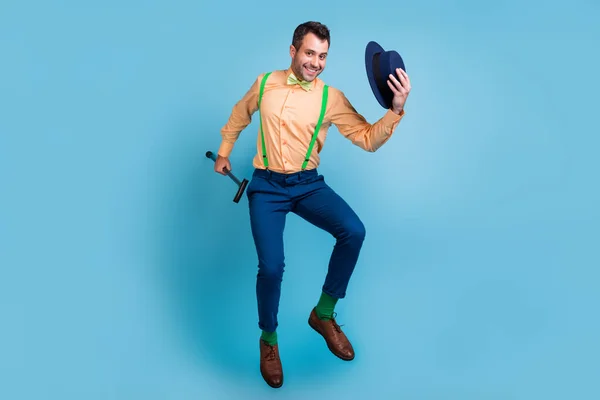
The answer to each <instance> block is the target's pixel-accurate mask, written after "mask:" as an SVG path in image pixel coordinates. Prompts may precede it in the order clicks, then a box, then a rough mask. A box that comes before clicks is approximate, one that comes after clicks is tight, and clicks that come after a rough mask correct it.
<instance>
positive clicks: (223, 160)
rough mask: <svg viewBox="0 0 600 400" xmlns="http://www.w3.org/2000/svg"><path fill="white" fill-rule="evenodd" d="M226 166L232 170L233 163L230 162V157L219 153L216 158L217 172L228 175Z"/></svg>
mask: <svg viewBox="0 0 600 400" xmlns="http://www.w3.org/2000/svg"><path fill="white" fill-rule="evenodd" d="M224 168H227V170H228V171H231V163H230V162H229V158H227V157H223V156H220V155H217V159H216V160H215V172H217V173H219V174H221V175H226V173H225V171H224V170H223V169H224Z"/></svg>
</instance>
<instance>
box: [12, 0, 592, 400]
mask: <svg viewBox="0 0 600 400" xmlns="http://www.w3.org/2000/svg"><path fill="white" fill-rule="evenodd" d="M368 3H369V4H364V3H361V5H357V6H356V7H355V8H350V7H349V6H348V5H343V3H342V2H328V3H327V5H321V4H318V3H313V4H297V5H294V4H292V3H282V2H261V3H260V4H258V5H249V4H247V5H242V4H241V3H240V4H234V3H231V2H227V3H222V4H221V5H218V4H216V3H215V2H211V3H206V2H193V1H173V2H167V1H152V2H147V1H144V2H142V1H128V2H117V1H102V2H76V1H63V2H42V1H20V2H17V1H6V0H5V1H3V2H2V4H1V5H0V50H1V62H0V110H1V114H0V163H1V164H0V182H1V188H2V189H1V197H0V205H1V208H0V210H1V211H0V246H1V247H0V268H1V269H0V273H1V275H0V321H1V325H0V327H1V329H0V398H2V399H11V400H13V399H15V400H16V399H63V400H66V399H87V400H92V399H265V398H266V399H268V398H275V397H277V398H285V399H306V398H312V397H318V398H333V397H335V398H346V399H365V398H373V399H400V398H407V399H444V400H450V399H461V400H469V399H477V400H482V399H486V400H487V399H494V400H495V399H499V400H500V399H502V400H504V399H527V400H531V399H567V398H569V399H584V398H585V399H591V398H598V397H599V396H600V390H599V389H598V387H597V385H595V384H593V383H592V380H595V379H597V378H598V375H599V373H600V368H599V366H598V357H599V356H600V346H599V344H598V338H599V337H600V324H599V322H598V306H599V305H600V304H599V287H598V282H599V278H600V273H599V266H600V256H599V250H598V245H599V238H600V229H599V227H598V226H599V222H600V218H599V217H600V215H599V214H600V212H599V210H598V204H600V191H599V189H598V181H599V180H598V172H599V171H600V168H599V167H600V163H599V162H598V161H597V159H596V157H597V150H598V146H599V145H600V140H599V139H598V133H599V132H600V130H599V129H598V124H597V115H598V101H597V95H598V91H599V89H600V88H599V85H598V72H597V67H598V61H599V58H598V55H597V44H598V39H599V36H600V35H599V33H600V32H599V31H600V28H598V27H599V25H598V23H597V21H598V17H599V6H598V5H594V4H592V2H591V1H575V2H572V3H571V4H570V5H567V4H566V3H564V2H551V3H548V2H534V1H530V2H527V3H521V4H520V5H518V2H517V1H504V2H493V3H488V2H485V3H483V2H475V1H461V2H450V3H448V2H443V1H421V2H418V3H417V2H410V3H409V2H396V3H387V4H386V3H372V2H368ZM209 6H210V7H212V8H211V9H209ZM337 6H339V7H340V9H339V10H338V11H335V7H337ZM342 10H343V12H345V13H347V15H343V14H342ZM310 19H315V20H319V21H322V22H324V23H326V24H327V25H328V26H329V27H330V28H331V31H332V47H331V49H330V58H329V61H328V65H327V68H326V70H325V72H324V73H323V74H322V75H321V77H322V78H323V79H324V80H326V82H327V83H329V84H330V85H333V86H336V87H338V88H340V89H341V90H343V91H344V92H345V94H346V95H347V96H348V98H349V99H350V100H351V102H352V103H353V104H354V106H355V107H356V108H357V109H358V110H359V111H360V112H361V113H362V114H363V115H364V116H365V117H366V118H367V119H368V120H369V121H371V122H374V121H376V120H377V119H378V118H379V117H380V116H381V115H383V112H384V110H383V109H382V108H381V107H380V106H379V105H378V104H377V103H376V101H375V99H374V97H373V96H372V94H371V92H370V88H369V86H368V82H367V79H366V75H365V71H364V59H363V54H364V53H363V52H364V46H365V45H366V43H367V42H368V41H369V40H377V41H378V42H380V43H381V44H382V45H383V46H384V47H385V48H392V49H395V50H397V51H399V52H400V53H401V54H402V56H403V57H404V59H405V62H406V66H407V72H408V74H409V76H410V78H411V80H412V86H413V90H412V93H411V95H410V97H409V100H408V102H407V104H406V117H405V119H404V120H403V121H402V123H401V125H400V126H399V128H398V130H397V131H396V134H395V135H394V137H393V139H392V140H391V141H390V142H388V143H387V144H386V145H385V146H384V147H383V148H382V149H381V150H380V151H378V152H377V153H374V154H369V153H366V152H364V151H362V150H360V149H359V148H357V147H354V146H352V144H351V143H350V142H348V141H347V140H346V139H344V138H343V137H342V136H341V135H339V134H338V132H337V130H336V129H335V128H332V131H331V133H330V135H329V138H328V141H327V144H326V146H325V149H324V151H323V153H322V157H323V163H322V166H321V172H322V173H324V174H325V176H326V178H327V181H328V183H329V184H330V185H331V186H332V187H334V188H335V189H336V190H337V191H338V192H339V193H340V194H342V195H343V196H344V197H345V198H346V199H347V200H348V202H349V203H350V204H351V205H352V206H353V207H354V208H355V210H356V211H357V212H358V213H359V215H360V216H361V217H362V219H363V221H364V222H365V224H366V226H367V241H366V242H365V246H364V250H363V253H362V256H361V259H360V262H359V265H358V267H357V270H356V273H355V275H354V278H353V280H352V282H351V285H350V288H349V297H348V298H347V299H345V300H344V301H341V302H340V303H339V305H338V307H337V311H338V313H339V315H338V317H339V322H340V323H342V324H345V325H344V328H345V330H346V332H347V334H348V335H349V337H350V338H351V339H352V340H353V343H354V345H355V348H356V350H357V358H356V359H355V361H353V362H351V363H346V362H343V361H341V360H338V359H337V358H335V357H334V356H333V355H331V354H330V353H329V352H328V350H327V349H326V347H325V345H324V342H323V341H322V339H321V338H320V337H318V336H317V335H316V334H315V333H314V332H313V331H312V330H311V329H310V328H309V327H308V324H307V323H306V320H307V317H308V313H309V311H310V309H311V307H312V306H313V305H314V304H315V302H316V301H317V299H318V296H319V293H320V287H321V284H322V281H323V278H324V274H325V268H326V264H327V260H328V257H329V254H330V251H331V248H332V245H333V240H332V238H330V237H329V236H328V235H327V234H325V233H323V232H321V231H319V230H317V229H316V228H313V227H312V226H309V225H308V224H306V223H305V222H304V221H302V220H300V219H299V218H297V217H295V216H293V215H291V216H290V217H289V219H288V225H287V230H286V236H285V241H286V251H287V253H286V255H287V264H288V267H287V270H286V275H285V277H284V283H283V297H282V303H281V315H280V324H281V326H280V330H279V339H280V347H281V355H282V357H283V364H284V368H285V374H286V381H285V384H284V387H283V388H281V389H280V390H278V391H275V390H273V389H271V388H269V387H268V386H267V385H266V384H265V383H264V382H263V381H262V378H261V377H260V373H259V370H258V335H259V331H258V328H257V326H256V305H255V304H256V303H255V297H254V284H255V275H256V258H255V257H256V256H255V253H254V247H253V243H252V239H251V235H250V230H249V222H248V212H247V200H246V198H245V197H244V198H243V199H242V201H241V202H240V203H239V204H235V203H233V202H232V199H233V196H234V194H235V185H234V184H233V182H232V181H230V180H229V178H226V177H223V176H220V175H217V174H216V173H214V172H213V162H212V161H211V160H209V159H207V158H206V157H205V156H204V153H205V152H206V150H213V151H215V150H216V149H217V148H218V145H219V143H220V135H219V129H220V128H221V127H222V126H223V124H224V123H225V121H226V119H227V117H228V116H229V112H230V111H231V107H232V106H233V104H234V103H235V102H236V101H237V100H238V99H239V98H240V97H241V96H242V95H243V94H244V93H245V91H246V90H247V89H248V88H249V87H250V85H251V83H252V82H253V80H254V79H255V78H256V76H257V75H258V74H260V73H262V72H265V71H270V70H273V69H276V68H286V67H287V66H288V65H289V62H290V59H289V54H288V48H289V44H290V41H291V36H292V32H293V29H294V28H295V27H296V26H297V25H298V24H299V23H301V22H304V21H306V20H310ZM255 121H256V120H255ZM256 133H257V124H256V122H253V123H252V124H251V125H250V126H249V127H248V128H247V130H245V131H244V132H243V133H242V135H241V137H240V140H239V142H238V144H237V145H236V147H235V150H234V152H233V154H232V156H231V161H232V165H233V170H234V171H233V172H234V173H236V174H237V175H238V176H239V177H240V178H250V175H251V172H252V166H251V159H252V156H253V155H254V152H255V150H256V149H255V139H256ZM302 242H304V244H302Z"/></svg>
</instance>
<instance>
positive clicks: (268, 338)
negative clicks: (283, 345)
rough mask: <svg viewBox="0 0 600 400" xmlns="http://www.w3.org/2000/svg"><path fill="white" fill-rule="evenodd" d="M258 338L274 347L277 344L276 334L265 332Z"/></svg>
mask: <svg viewBox="0 0 600 400" xmlns="http://www.w3.org/2000/svg"><path fill="white" fill-rule="evenodd" d="M260 338H261V339H262V340H264V341H265V342H267V343H269V344H270V345H271V346H274V345H276V344H277V332H276V331H275V332H266V331H262V335H260Z"/></svg>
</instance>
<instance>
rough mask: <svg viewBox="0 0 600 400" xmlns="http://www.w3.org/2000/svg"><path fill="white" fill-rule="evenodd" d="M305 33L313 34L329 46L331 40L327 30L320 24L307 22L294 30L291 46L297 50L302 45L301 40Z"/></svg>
mask: <svg viewBox="0 0 600 400" xmlns="http://www.w3.org/2000/svg"><path fill="white" fill-rule="evenodd" d="M307 33H313V34H315V35H316V36H317V37H318V38H319V39H321V40H327V44H328V45H331V38H330V35H329V28H327V26H325V25H323V24H322V23H320V22H315V21H308V22H305V23H303V24H300V25H298V27H296V29H295V30H294V36H293V38H292V45H293V46H294V47H295V48H296V50H298V49H299V48H300V46H301V45H302V40H303V39H304V36H306V34H307Z"/></svg>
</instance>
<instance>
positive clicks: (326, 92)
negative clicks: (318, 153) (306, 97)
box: [302, 85, 329, 171]
mask: <svg viewBox="0 0 600 400" xmlns="http://www.w3.org/2000/svg"><path fill="white" fill-rule="evenodd" d="M328 93H329V87H328V86H327V85H325V87H324V88H323V99H322V100H321V115H319V121H318V122H317V126H315V133H313V137H312V140H311V141H310V146H308V151H307V152H306V157H305V158H304V162H303V163H302V171H304V170H305V169H306V165H307V164H308V160H309V159H310V154H311V153H312V149H313V146H314V145H315V141H316V140H317V136H319V129H321V124H322V123H323V117H324V116H325V107H326V106H327V95H328Z"/></svg>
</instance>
